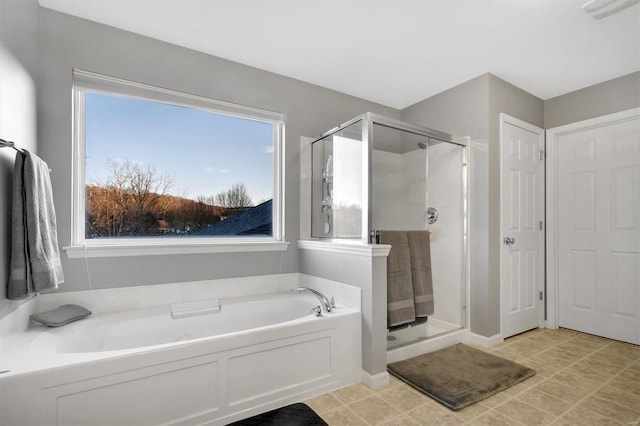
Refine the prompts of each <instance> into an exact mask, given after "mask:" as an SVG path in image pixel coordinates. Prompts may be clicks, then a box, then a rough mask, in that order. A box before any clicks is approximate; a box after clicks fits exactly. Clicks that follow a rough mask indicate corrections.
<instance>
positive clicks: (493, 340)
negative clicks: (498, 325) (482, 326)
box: [469, 333, 504, 348]
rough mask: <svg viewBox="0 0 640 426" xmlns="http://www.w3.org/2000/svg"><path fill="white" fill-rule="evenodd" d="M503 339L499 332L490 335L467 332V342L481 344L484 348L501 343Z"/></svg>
mask: <svg viewBox="0 0 640 426" xmlns="http://www.w3.org/2000/svg"><path fill="white" fill-rule="evenodd" d="M503 341H504V339H503V338H502V335H501V334H494V335H493V336H491V337H485V336H482V335H480V334H475V333H469V343H474V344H476V345H482V346H484V347H485V348H491V347H493V346H495V345H497V344H498V343H502V342H503Z"/></svg>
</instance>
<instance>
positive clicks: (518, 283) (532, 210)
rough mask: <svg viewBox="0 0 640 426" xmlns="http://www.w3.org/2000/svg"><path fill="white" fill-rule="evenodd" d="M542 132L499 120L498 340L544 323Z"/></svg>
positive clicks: (506, 118) (511, 120)
mask: <svg viewBox="0 0 640 426" xmlns="http://www.w3.org/2000/svg"><path fill="white" fill-rule="evenodd" d="M543 148H544V130H542V129H540V128H538V127H535V126H532V125H531V124H528V123H525V122H523V121H521V120H518V119H515V118H513V117H510V116H508V115H506V114H501V115H500V204H501V207H500V231H501V232H500V236H501V247H502V248H501V251H500V292H501V297H500V306H501V311H502V337H509V336H513V335H514V334H518V333H522V332H523V331H526V330H530V329H532V328H536V327H539V326H540V325H541V324H542V321H543V312H542V306H543V305H542V302H541V298H542V289H543V285H542V283H543V276H544V269H543V267H544V265H543V263H542V259H544V232H543V231H542V229H543V222H542V217H543V213H544V202H543V200H544V155H543Z"/></svg>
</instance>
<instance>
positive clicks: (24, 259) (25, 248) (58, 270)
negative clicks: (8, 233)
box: [7, 150, 64, 299]
mask: <svg viewBox="0 0 640 426" xmlns="http://www.w3.org/2000/svg"><path fill="white" fill-rule="evenodd" d="M12 203H13V205H12V219H11V223H12V242H11V271H10V277H9V284H8V287H7V297H8V298H9V299H23V298H25V297H27V296H29V295H31V294H32V293H39V292H41V291H44V290H50V289H55V288H57V287H58V284H60V283H62V282H64V275H63V272H62V264H61V263H60V251H59V250H58V235H57V231H56V227H57V226H56V213H55V209H54V206H53V193H52V190H51V181H50V179H49V167H48V166H47V163H45V162H44V161H42V160H41V159H40V158H39V157H38V156H36V155H34V154H31V153H30V152H28V151H26V150H25V151H24V154H20V153H18V154H16V160H15V165H14V174H13V199H12Z"/></svg>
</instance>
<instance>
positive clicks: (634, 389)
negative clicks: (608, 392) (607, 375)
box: [607, 373, 640, 396]
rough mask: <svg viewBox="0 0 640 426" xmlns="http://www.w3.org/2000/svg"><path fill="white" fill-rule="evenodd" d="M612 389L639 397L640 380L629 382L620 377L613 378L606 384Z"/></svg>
mask: <svg viewBox="0 0 640 426" xmlns="http://www.w3.org/2000/svg"><path fill="white" fill-rule="evenodd" d="M607 384H608V385H610V386H613V387H614V388H618V389H620V390H623V391H625V392H629V393H632V394H634V395H638V396H640V380H633V379H631V380H629V379H627V378H626V377H624V376H623V375H622V373H621V374H620V375H619V376H616V377H614V378H613V379H611V380H610V381H609V383H607Z"/></svg>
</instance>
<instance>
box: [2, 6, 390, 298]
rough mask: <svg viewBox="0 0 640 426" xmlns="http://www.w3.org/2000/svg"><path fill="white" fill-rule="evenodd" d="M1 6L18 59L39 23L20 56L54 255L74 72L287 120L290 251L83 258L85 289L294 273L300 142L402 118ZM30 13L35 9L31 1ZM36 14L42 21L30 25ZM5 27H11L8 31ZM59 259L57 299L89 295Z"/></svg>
mask: <svg viewBox="0 0 640 426" xmlns="http://www.w3.org/2000/svg"><path fill="white" fill-rule="evenodd" d="M28 3H31V2H28ZM0 4H2V5H3V10H2V11H3V14H2V19H3V20H2V23H3V25H2V30H3V33H2V34H3V39H2V40H3V41H4V40H5V39H4V35H5V31H6V32H12V30H15V29H19V28H18V27H19V26H20V25H23V24H24V26H25V28H27V29H29V31H30V32H29V33H26V30H24V31H25V35H24V38H25V39H28V40H25V41H24V42H21V43H17V42H14V44H17V46H16V48H17V50H20V49H21V48H22V47H23V46H24V45H25V44H29V45H31V44H33V45H34V46H35V44H36V43H35V41H36V37H35V31H36V29H35V27H34V25H35V24H34V23H37V22H39V25H38V27H37V30H38V33H39V38H38V42H39V49H37V50H35V47H30V48H29V49H25V52H30V55H31V56H30V62H33V63H36V62H37V63H38V71H39V72H38V117H37V124H38V134H39V138H38V153H39V155H40V156H41V157H43V158H44V159H45V160H46V161H47V162H48V163H49V166H50V167H51V169H52V173H51V179H52V186H53V192H54V199H55V207H56V212H57V217H58V227H59V229H58V231H59V234H58V239H59V243H60V246H66V245H69V244H70V243H71V210H70V209H71V185H70V183H71V159H72V153H71V136H72V131H71V124H72V123H71V83H72V78H71V77H72V75H71V71H72V68H74V67H75V68H80V69H84V70H88V71H94V72H98V73H102V74H106V75H110V76H114V77H120V78H124V79H128V80H133V81H138V82H143V83H147V84H151V85H156V86H160V87H166V88H171V89H174V90H179V91H183V92H188V93H195V94H199V95H203V96H207V97H211V98H214V99H220V100H224V101H229V102H234V103H238V104H242V105H249V106H253V107H258V108H263V109H267V110H272V111H278V112H282V113H285V114H286V141H285V152H286V158H285V170H286V181H285V185H286V200H285V201H286V206H285V214H286V219H287V220H286V229H285V232H286V239H287V241H291V242H293V244H291V245H290V247H289V249H288V251H287V252H285V253H281V252H266V253H265V252H263V253H233V254H202V255H181V256H138V257H120V258H90V259H88V268H89V270H90V276H91V285H92V288H109V287H122V286H134V285H147V284H161V283H167V282H180V281H193V280H203V279H216V278H228V277H236V276H251V275H262V274H273V273H287V272H297V271H298V253H297V247H296V244H295V241H296V240H297V239H298V235H299V213H298V211H299V145H300V143H299V141H300V136H316V135H319V134H320V133H321V132H324V131H326V130H327V129H329V128H332V127H334V126H336V125H337V124H340V123H342V122H344V121H346V120H348V119H350V118H352V117H354V116H356V115H358V114H361V113H363V112H364V111H367V110H371V111H375V112H377V113H380V114H385V115H389V116H392V117H399V111H397V110H395V109H392V108H388V107H384V106H381V105H378V104H374V103H371V102H366V101H363V100H361V99H358V98H354V97H351V96H347V95H344V94H341V93H338V92H335V91H331V90H328V89H324V88H320V87H317V86H313V85H310V84H307V83H303V82H301V81H297V80H293V79H290V78H287V77H283V76H279V75H276V74H273V73H269V72H265V71H262V70H258V69H255V68H251V67H248V66H244V65H240V64H237V63H233V62H230V61H226V60H223V59H220V58H216V57H212V56H210V55H205V54H202V53H198V52H195V51H191V50H188V49H185V48H182V47H179V46H175V45H171V44H168V43H164V42H160V41H157V40H153V39H150V38H147V37H142V36H138V35H135V34H132V33H129V32H126V31H122V30H118V29H114V28H111V27H107V26H104V25H100V24H96V23H93V22H90V21H86V20H82V19H78V18H75V17H71V16H68V15H64V14H61V13H58V12H54V11H51V10H48V9H44V8H38V9H34V10H33V16H31V18H32V22H30V23H28V24H27V23H21V22H20V20H21V19H22V18H21V16H18V15H19V11H17V10H14V8H6V9H7V10H6V13H5V9H4V5H5V4H6V2H5V1H4V0H3V1H2V2H0ZM32 6H33V7H36V8H37V6H36V5H35V2H33V4H32ZM36 15H38V18H39V20H38V19H33V18H34V17H35V16H36ZM19 18H20V19H19ZM5 21H6V22H8V23H10V22H12V21H16V24H15V25H11V26H8V27H5V26H4V23H5ZM21 31H22V30H20V31H18V32H17V34H18V38H20V37H21V36H20V34H22V33H21ZM11 35H12V37H15V34H13V33H12V34H11ZM27 35H28V36H29V37H27ZM27 42H28V43H27ZM35 52H38V53H37V54H36V53H35ZM31 65H33V64H30V66H31ZM33 68H35V66H33ZM31 125H32V127H33V123H32V124H31ZM5 156H6V154H4V153H3V157H2V173H3V176H4V175H6V173H7V171H6V169H7V167H6V164H5V163H7V161H6V159H5ZM3 188H5V184H4V179H3ZM2 191H3V193H6V192H7V191H6V189H3V190H2ZM3 197H4V199H6V195H3ZM4 206H5V207H3V212H2V215H1V217H2V218H3V225H2V228H0V233H1V234H0V237H2V245H1V247H2V250H3V251H2V266H1V267H2V268H4V269H3V271H2V272H3V274H4V276H3V278H4V277H6V272H5V270H6V262H7V261H6V258H7V256H8V255H7V254H6V251H7V247H8V239H9V235H8V231H7V227H8V224H7V222H6V219H5V218H6V217H7V214H8V210H7V209H8V207H6V206H7V204H6V203H4ZM62 258H63V259H62V261H63V268H64V272H65V283H64V284H62V285H61V288H60V291H71V290H86V289H89V288H90V286H89V279H88V274H87V265H86V264H85V261H84V259H67V257H66V255H65V254H64V253H62ZM4 282H6V281H4Z"/></svg>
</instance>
